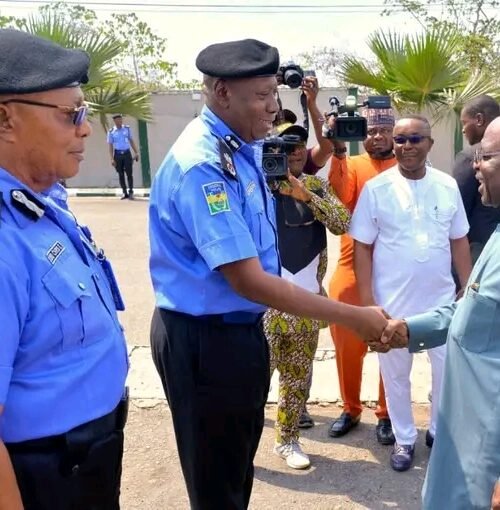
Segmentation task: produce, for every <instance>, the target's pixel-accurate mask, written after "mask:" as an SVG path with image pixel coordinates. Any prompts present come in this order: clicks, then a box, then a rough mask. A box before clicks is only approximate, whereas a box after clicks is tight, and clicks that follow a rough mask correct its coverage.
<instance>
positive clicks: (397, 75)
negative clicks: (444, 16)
mask: <svg viewBox="0 0 500 510" xmlns="http://www.w3.org/2000/svg"><path fill="white" fill-rule="evenodd" d="M368 46H369V48H370V49H371V51H372V52H373V54H374V55H375V57H376V63H375V65H374V67H373V68H372V67H370V66H368V65H366V64H365V63H363V62H361V61H360V60H358V59H356V58H354V57H347V58H346V59H345V60H344V62H343V63H342V64H341V66H340V68H341V72H340V74H341V77H342V78H343V79H344V80H345V81H346V82H347V83H351V84H353V85H358V86H363V87H367V88H368V89H371V90H373V91H375V92H376V93H378V94H382V95H389V96H391V98H392V100H393V103H394V105H395V107H396V108H397V109H398V111H401V112H408V111H422V110H424V109H426V108H428V109H430V110H431V112H432V113H433V115H434V116H435V118H436V120H437V119H439V118H442V117H445V116H447V115H449V114H450V113H451V112H455V113H456V112H459V111H460V109H461V108H462V106H463V104H464V103H465V102H467V101H468V100H470V99H472V98H473V97H475V96H478V95H480V94H487V93H489V94H491V95H494V96H499V95H500V86H499V85H498V83H495V81H493V80H492V79H490V78H487V77H486V75H485V74H484V73H482V72H481V71H480V70H474V69H470V68H469V67H468V65H467V63H466V61H465V60H464V59H461V58H460V57H459V56H458V55H459V47H460V35H459V34H458V33H457V32H455V31H453V30H449V31H447V32H443V31H437V30H431V31H429V32H423V33H420V34H418V35H414V36H410V35H398V34H397V33H394V32H389V33H384V32H382V31H378V32H375V33H374V34H373V35H372V36H371V37H370V38H369V40H368Z"/></svg>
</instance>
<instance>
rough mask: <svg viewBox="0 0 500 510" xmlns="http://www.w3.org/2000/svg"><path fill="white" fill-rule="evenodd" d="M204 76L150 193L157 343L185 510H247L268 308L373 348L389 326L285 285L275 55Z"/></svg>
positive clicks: (251, 43) (246, 58)
mask: <svg viewBox="0 0 500 510" xmlns="http://www.w3.org/2000/svg"><path fill="white" fill-rule="evenodd" d="M196 65H197V67H198V69H199V70H200V71H201V72H202V73H203V75H204V78H203V82H204V92H205V95H206V105H205V106H204V107H203V109H202V111H201V114H200V116H199V117H197V118H196V119H194V120H193V121H191V123H190V124H189V125H188V126H187V127H186V129H185V130H184V132H183V133H182V134H181V135H180V137H179V138H178V139H177V141H176V142H175V144H174V145H173V146H172V148H171V150H170V152H169V153H168V154H167V156H166V158H165V160H164V161H163V163H162V165H161V167H160V169H159V170H158V172H157V174H156V176H155V181H154V183H153V186H152V190H151V199H150V243H151V258H150V269H151V276H152V281H153V286H154V289H155V294H156V305H157V308H156V310H155V312H154V314H153V319H152V324H151V345H152V353H153V359H154V362H155V365H156V368H157V370H158V372H159V374H160V377H161V380H162V382H163V387H164V390H165V394H166V397H167V400H168V402H169V405H170V409H171V413H172V419H173V423H174V429H175V434H176V439H177V447H178V451H179V456H180V460H181V465H182V469H183V474H184V478H185V480H186V485H187V490H188V494H189V498H190V502H191V507H192V508H193V509H196V510H205V509H206V510H221V509H224V510H229V509H231V510H240V509H245V508H247V507H248V504H249V500H250V493H251V490H252V483H253V458H254V455H255V452H256V450H257V446H258V443H259V439H260V436H261V433H262V428H263V425H264V406H265V403H266V399H267V394H268V390H269V353H268V346H267V341H266V338H265V336H264V333H263V329H262V320H261V319H262V315H263V313H264V311H265V310H266V308H267V306H272V307H273V308H276V309H279V310H283V311H287V312H290V313H293V314H295V315H302V316H307V317H312V318H316V319H320V320H321V319H324V320H328V321H329V322H334V321H337V322H340V323H342V324H346V325H347V326H349V327H352V328H354V329H356V330H357V331H359V332H360V334H362V335H364V336H366V337H367V338H368V337H370V336H371V337H374V338H375V337H377V335H380V334H381V332H382V329H383V327H384V326H385V324H386V319H385V318H384V317H383V316H382V315H381V313H380V311H379V310H376V309H373V308H366V309H361V308H358V307H353V306H350V305H346V304H343V303H337V302H335V301H332V300H329V299H327V298H324V297H321V296H318V295H315V294H312V293H309V292H307V291H305V290H303V289H301V288H299V287H296V286H294V285H293V284H291V283H289V282H287V281H285V280H283V279H281V278H280V277H279V274H280V263H279V256H278V249H277V238H276V221H275V208H274V202H273V197H272V194H271V192H270V191H269V188H268V186H267V184H266V180H265V178H264V175H263V171H262V143H263V142H262V140H263V138H264V137H265V136H266V134H267V133H268V132H269V131H270V130H271V129H272V123H273V120H274V118H275V115H276V113H277V111H278V103H277V101H276V92H277V81H276V72H277V70H278V67H279V54H278V50H277V49H276V48H273V47H271V46H269V45H267V44H265V43H263V42H260V41H256V40H253V39H247V40H243V41H232V42H228V43H222V44H214V45H211V46H209V47H207V48H205V49H204V50H203V51H202V52H201V53H200V54H199V55H198V57H197V60H196ZM290 185H291V186H292V187H293V182H292V181H291V183H290ZM295 192H297V190H294V191H293V192H292V196H293V193H295Z"/></svg>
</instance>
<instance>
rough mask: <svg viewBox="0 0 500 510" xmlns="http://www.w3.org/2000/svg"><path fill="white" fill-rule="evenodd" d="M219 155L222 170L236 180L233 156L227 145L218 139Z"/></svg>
mask: <svg viewBox="0 0 500 510" xmlns="http://www.w3.org/2000/svg"><path fill="white" fill-rule="evenodd" d="M219 155H220V164H221V167H222V170H224V172H226V173H227V174H229V175H230V176H231V177H232V178H233V179H237V177H236V168H235V167H234V162H233V154H232V152H231V149H230V148H229V146H228V145H227V143H226V142H225V141H224V140H223V139H222V138H219Z"/></svg>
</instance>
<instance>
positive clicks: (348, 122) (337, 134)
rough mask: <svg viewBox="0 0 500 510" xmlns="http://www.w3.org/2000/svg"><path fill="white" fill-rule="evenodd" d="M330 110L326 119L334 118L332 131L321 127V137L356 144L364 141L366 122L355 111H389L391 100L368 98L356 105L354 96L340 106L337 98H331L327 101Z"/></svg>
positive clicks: (376, 97)
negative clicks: (364, 108)
mask: <svg viewBox="0 0 500 510" xmlns="http://www.w3.org/2000/svg"><path fill="white" fill-rule="evenodd" d="M328 102H329V103H330V106H331V108H332V110H331V111H330V112H329V113H327V117H329V116H331V115H333V116H334V117H335V127H334V129H333V130H332V129H329V128H328V126H327V125H326V124H325V125H324V126H323V136H324V137H325V138H330V139H332V138H334V139H335V140H339V141H343V142H357V141H361V140H364V139H365V138H366V136H367V122H366V119H365V118H364V117H362V116H361V115H359V113H358V111H357V109H358V108H362V107H364V106H366V107H367V108H377V109H390V108H391V98H390V97H389V96H368V99H367V100H366V101H364V102H363V103H361V104H357V102H356V98H355V97H354V96H347V97H346V100H345V103H344V104H341V103H340V101H339V100H338V98H337V97H335V96H332V97H330V99H329V100H328Z"/></svg>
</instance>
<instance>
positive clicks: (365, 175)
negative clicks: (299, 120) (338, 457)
mask: <svg viewBox="0 0 500 510" xmlns="http://www.w3.org/2000/svg"><path fill="white" fill-rule="evenodd" d="M396 164H397V162H396V159H395V158H391V159H383V160H380V159H372V158H371V157H370V156H369V155H368V154H362V155H360V156H353V157H348V158H343V159H339V158H336V157H335V156H333V157H332V162H331V166H330V172H329V175H328V180H329V181H330V184H331V186H332V188H333V190H334V191H335V193H336V195H337V196H338V197H339V199H340V201H341V202H342V203H343V204H344V205H345V206H346V207H347V209H348V210H349V212H351V213H352V212H353V211H354V208H355V206H356V203H357V201H358V198H359V195H360V193H361V190H362V189H363V186H364V184H365V183H366V181H368V179H371V178H372V177H375V176H376V175H378V174H379V173H380V172H382V171H384V170H387V169H388V168H390V167H392V166H394V165H396ZM329 296H330V297H331V298H332V299H336V300H338V301H342V302H344V303H349V304H353V305H359V304H360V299H359V294H358V288H357V285H356V279H355V276H354V242H353V240H352V238H351V237H350V236H349V235H348V234H343V235H342V237H341V240H340V258H339V262H338V265H337V269H336V270H335V273H334V274H333V276H332V279H331V281H330V287H329ZM330 331H331V334H332V337H333V342H334V344H335V357H336V359H337V371H338V375H339V384H340V394H341V396H342V400H343V401H344V411H345V412H346V413H350V414H351V416H352V417H356V416H358V415H359V414H361V411H362V409H363V408H362V406H361V400H360V393H361V374H362V370H363V359H364V357H365V355H366V353H367V350H368V346H367V345H366V344H365V343H364V342H363V341H362V340H361V339H360V338H359V337H358V336H357V335H355V334H354V333H353V332H352V331H351V330H349V329H347V328H344V327H342V326H338V325H336V324H331V325H330ZM375 414H376V415H377V417H378V418H379V419H380V418H387V417H388V413H387V406H386V403H385V392H384V386H383V383H382V377H380V382H379V396H378V406H377V410H376V411H375Z"/></svg>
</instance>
